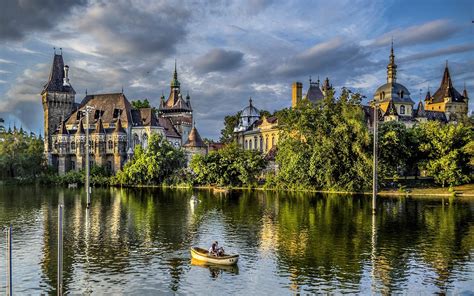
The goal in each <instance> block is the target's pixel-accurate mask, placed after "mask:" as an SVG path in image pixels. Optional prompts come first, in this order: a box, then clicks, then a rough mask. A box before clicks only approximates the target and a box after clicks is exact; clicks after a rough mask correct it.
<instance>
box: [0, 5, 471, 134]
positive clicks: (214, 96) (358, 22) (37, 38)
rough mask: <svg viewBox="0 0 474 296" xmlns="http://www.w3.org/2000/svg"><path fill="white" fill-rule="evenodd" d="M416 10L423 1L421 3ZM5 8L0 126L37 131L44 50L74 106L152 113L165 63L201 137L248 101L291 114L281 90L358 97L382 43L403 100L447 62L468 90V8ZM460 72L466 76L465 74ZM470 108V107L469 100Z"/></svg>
mask: <svg viewBox="0 0 474 296" xmlns="http://www.w3.org/2000/svg"><path fill="white" fill-rule="evenodd" d="M422 2H423V1H422ZM413 5H415V4H414V3H413V2H412V1H408V0H401V1H371V0H338V1H304V0H303V1H300V0H289V1H283V0H273V1H270V0H243V1H233V0H222V1H219V0H213V1H207V2H199V1H184V0H176V1H168V0H116V1H111V0H77V1H73V0H64V1H52V0H50V1H46V0H18V1H14V0H7V1H6V3H3V6H2V17H1V18H0V40H2V41H4V42H2V43H1V44H0V117H3V118H5V121H6V124H7V126H8V124H13V123H14V122H16V124H17V125H20V124H23V126H24V127H25V128H27V129H30V130H32V131H34V132H37V131H38V130H39V129H42V127H43V109H42V105H41V97H40V95H39V94H40V92H41V90H42V87H43V85H44V83H45V82H46V81H47V79H48V75H49V68H50V65H51V62H52V48H53V47H56V48H57V50H59V48H60V47H62V48H63V52H64V59H65V62H66V63H67V64H68V65H69V66H70V78H71V83H72V85H73V86H74V88H75V90H76V92H77V95H76V101H78V102H79V101H81V100H82V98H83V97H84V95H85V91H86V89H87V91H88V93H105V92H118V91H120V90H121V89H122V88H123V89H124V92H125V94H126V96H127V97H128V98H129V99H131V100H133V99H143V98H148V99H149V100H150V102H151V103H152V104H153V105H155V106H156V105H158V104H159V97H160V96H161V94H162V93H164V94H165V96H166V95H168V93H169V87H170V86H169V83H170V80H171V76H172V72H173V68H174V61H175V59H176V60H177V65H178V74H179V80H180V82H181V87H182V90H183V91H184V92H187V91H189V93H190V96H191V102H192V105H193V108H194V115H195V118H196V121H197V127H198V128H199V131H200V133H201V135H202V136H203V137H212V138H216V139H217V138H218V137H219V132H220V129H221V128H222V121H223V118H224V116H225V115H227V114H231V113H235V112H237V111H238V110H240V109H242V108H243V107H244V106H245V105H246V104H248V99H249V97H252V99H253V100H254V104H256V105H257V107H258V108H260V109H267V110H269V111H273V110H276V109H280V108H284V107H287V106H289V104H290V94H291V90H290V86H291V83H292V82H293V81H302V82H303V83H304V91H306V88H307V86H308V83H307V79H308V78H309V76H312V77H313V79H316V78H317V76H320V77H321V79H324V78H325V77H326V76H327V77H329V78H330V80H331V82H332V84H333V85H334V86H335V87H336V89H339V88H340V87H342V86H347V87H350V88H352V89H353V90H355V91H360V92H362V93H363V94H364V95H366V96H367V97H369V98H370V97H371V96H372V95H373V92H374V90H375V89H376V88H377V87H378V86H379V85H380V84H382V83H384V82H385V80H386V65H387V62H388V55H389V50H390V45H389V44H390V42H391V39H392V37H393V38H394V41H395V54H396V62H397V64H398V66H399V67H398V78H399V81H400V82H401V83H403V84H404V85H406V86H407V87H408V89H409V90H410V91H411V92H412V94H414V95H416V97H417V96H418V95H419V92H420V89H423V90H426V88H427V87H428V86H430V85H431V86H434V85H438V84H439V81H440V79H441V75H442V72H443V66H444V63H445V62H444V61H445V60H446V59H449V64H450V69H451V74H452V76H453V78H454V83H455V87H457V88H458V89H460V88H462V85H463V83H464V82H466V85H467V87H468V90H473V91H474V77H473V76H474V74H473V73H472V64H473V63H474V57H473V54H472V53H473V51H474V48H473V45H472V44H471V43H469V41H470V40H472V39H473V36H472V34H473V31H472V28H471V27H469V29H467V28H468V26H472V24H471V21H472V20H471V18H472V15H470V14H469V11H470V9H469V8H471V9H472V3H471V2H470V1H468V0H459V1H457V2H456V3H450V2H447V1H442V0H432V1H426V2H425V3H419V2H417V3H416V5H417V7H418V8H420V7H423V9H413ZM469 67H470V68H469ZM473 102H474V101H473Z"/></svg>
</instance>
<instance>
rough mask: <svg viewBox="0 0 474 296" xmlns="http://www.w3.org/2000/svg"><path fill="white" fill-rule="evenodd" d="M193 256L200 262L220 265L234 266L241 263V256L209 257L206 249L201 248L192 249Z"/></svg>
mask: <svg viewBox="0 0 474 296" xmlns="http://www.w3.org/2000/svg"><path fill="white" fill-rule="evenodd" d="M191 256H192V257H193V258H194V259H197V260H199V261H203V262H207V263H212V264H220V265H234V264H237V261H239V255H229V254H224V255H223V256H214V255H209V252H208V251H207V250H206V249H203V248H199V247H192V248H191Z"/></svg>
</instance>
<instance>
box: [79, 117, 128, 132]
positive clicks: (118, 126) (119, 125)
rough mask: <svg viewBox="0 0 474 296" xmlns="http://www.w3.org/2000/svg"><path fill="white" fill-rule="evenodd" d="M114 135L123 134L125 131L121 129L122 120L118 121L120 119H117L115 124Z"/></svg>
mask: <svg viewBox="0 0 474 296" xmlns="http://www.w3.org/2000/svg"><path fill="white" fill-rule="evenodd" d="M81 124H82V122H81ZM114 133H120V134H125V130H124V129H123V127H122V120H120V118H119V119H118V121H117V124H116V125H115V129H114Z"/></svg>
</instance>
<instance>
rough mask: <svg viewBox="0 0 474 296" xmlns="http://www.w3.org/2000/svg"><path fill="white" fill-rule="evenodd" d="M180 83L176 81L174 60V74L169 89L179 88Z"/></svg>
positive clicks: (176, 72)
mask: <svg viewBox="0 0 474 296" xmlns="http://www.w3.org/2000/svg"><path fill="white" fill-rule="evenodd" d="M179 86H180V83H179V81H178V71H177V70H176V59H175V60H174V73H173V80H171V88H179Z"/></svg>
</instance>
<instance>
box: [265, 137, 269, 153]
mask: <svg viewBox="0 0 474 296" xmlns="http://www.w3.org/2000/svg"><path fill="white" fill-rule="evenodd" d="M267 150H268V137H266V138H265V151H267Z"/></svg>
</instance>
